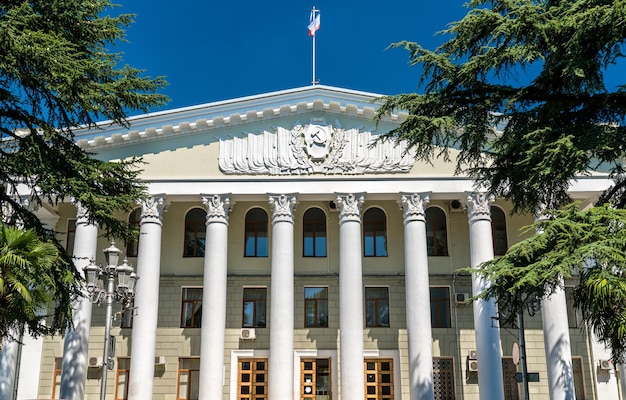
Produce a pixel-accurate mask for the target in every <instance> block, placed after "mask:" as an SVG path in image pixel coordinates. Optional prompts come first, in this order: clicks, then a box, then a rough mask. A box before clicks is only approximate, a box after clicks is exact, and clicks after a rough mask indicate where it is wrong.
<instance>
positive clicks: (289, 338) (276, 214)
mask: <svg viewBox="0 0 626 400" xmlns="http://www.w3.org/2000/svg"><path fill="white" fill-rule="evenodd" d="M269 202H270V205H271V207H272V254H271V257H272V278H271V279H272V282H271V285H270V325H269V326H270V357H269V382H268V384H269V387H268V390H269V398H270V399H272V400H283V399H291V398H293V395H294V393H293V379H294V376H293V366H294V360H293V328H294V326H293V319H294V316H293V313H294V304H293V302H294V297H293V291H294V286H293V285H294V278H293V211H294V209H295V206H296V202H297V200H296V194H293V193H292V194H280V195H276V194H270V195H269Z"/></svg>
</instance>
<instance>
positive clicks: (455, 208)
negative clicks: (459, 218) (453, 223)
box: [450, 200, 464, 212]
mask: <svg viewBox="0 0 626 400" xmlns="http://www.w3.org/2000/svg"><path fill="white" fill-rule="evenodd" d="M463 211H464V208H463V203H461V202H460V201H459V200H452V201H451V202H450V212H463Z"/></svg>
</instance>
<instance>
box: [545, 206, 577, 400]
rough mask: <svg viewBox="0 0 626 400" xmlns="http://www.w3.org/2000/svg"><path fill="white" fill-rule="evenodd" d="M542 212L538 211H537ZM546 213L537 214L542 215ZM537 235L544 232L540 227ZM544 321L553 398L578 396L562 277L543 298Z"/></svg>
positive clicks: (550, 389) (549, 384)
mask: <svg viewBox="0 0 626 400" xmlns="http://www.w3.org/2000/svg"><path fill="white" fill-rule="evenodd" d="M538 214H539V212H538ZM541 218H543V216H537V219H541ZM537 234H538V235H541V234H543V232H542V231H541V230H538V231H537ZM541 321H542V325H543V341H544V347H545V352H546V367H547V373H548V390H549V393H550V399H551V400H565V399H567V400H570V399H572V400H573V399H575V398H576V396H575V393H574V390H575V389H574V375H573V369H572V350H571V346H570V337H569V322H568V320H567V303H566V297H565V286H564V282H563V278H562V277H561V278H560V282H559V285H558V287H557V289H556V290H555V291H554V293H552V295H550V297H549V298H547V299H543V300H542V301H541Z"/></svg>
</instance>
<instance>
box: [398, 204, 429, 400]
mask: <svg viewBox="0 0 626 400" xmlns="http://www.w3.org/2000/svg"><path fill="white" fill-rule="evenodd" d="M429 196H430V193H421V194H418V193H401V194H400V201H401V203H402V208H403V210H404V270H405V272H404V276H405V285H406V329H407V335H408V345H409V389H410V396H411V397H410V399H411V400H432V399H434V398H435V394H434V391H433V345H432V331H431V324H430V287H429V284H428V280H429V276H428V250H427V248H426V217H425V213H424V206H425V205H426V204H427V203H428V201H429V199H430V197H429Z"/></svg>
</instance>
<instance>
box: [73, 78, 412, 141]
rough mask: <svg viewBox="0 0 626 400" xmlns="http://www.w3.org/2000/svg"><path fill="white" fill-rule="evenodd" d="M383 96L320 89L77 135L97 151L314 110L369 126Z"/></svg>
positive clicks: (400, 117)
mask: <svg viewBox="0 0 626 400" xmlns="http://www.w3.org/2000/svg"><path fill="white" fill-rule="evenodd" d="M379 97H381V95H378V94H374V93H367V92H358V91H353V90H348V89H341V88H334V87H330V86H321V85H316V86H309V87H304V88H298V89H290V90H285V91H280V92H273V93H267V94H262V95H256V96H249V97H243V98H239V99H233V100H227V101H220V102H215V103H208V104H204V105H200V106H194V107H185V108H180V109H174V110H168V111H161V112H157V113H151V114H145V115H142V116H137V117H130V118H129V119H128V122H129V124H130V127H129V128H124V127H121V126H119V125H113V124H111V123H110V122H102V123H100V124H99V126H98V128H97V129H91V130H84V131H78V132H76V134H75V138H76V142H77V143H78V145H79V146H80V147H81V148H83V149H85V150H88V151H94V150H98V149H104V148H110V147H117V146H124V145H129V144H136V143H140V142H143V141H147V140H151V139H156V138H159V139H163V138H169V137H175V136H179V135H186V134H194V133H200V132H208V131H211V130H217V129H221V128H227V127H231V126H237V125H243V124H249V123H255V122H263V121H265V122H267V121H271V120H274V119H278V118H284V117H290V116H297V115H300V114H305V113H310V112H315V111H321V112H324V113H327V114H331V115H336V116H347V117H353V118H363V119H366V120H368V121H371V119H372V118H373V117H374V115H375V113H376V109H377V107H378V105H376V104H375V103H373V102H374V101H375V99H377V98H379ZM407 115H408V114H406V113H398V114H392V115H389V116H386V117H384V118H383V119H382V121H384V122H389V123H394V124H399V123H401V122H403V121H404V120H405V119H406V117H407Z"/></svg>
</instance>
